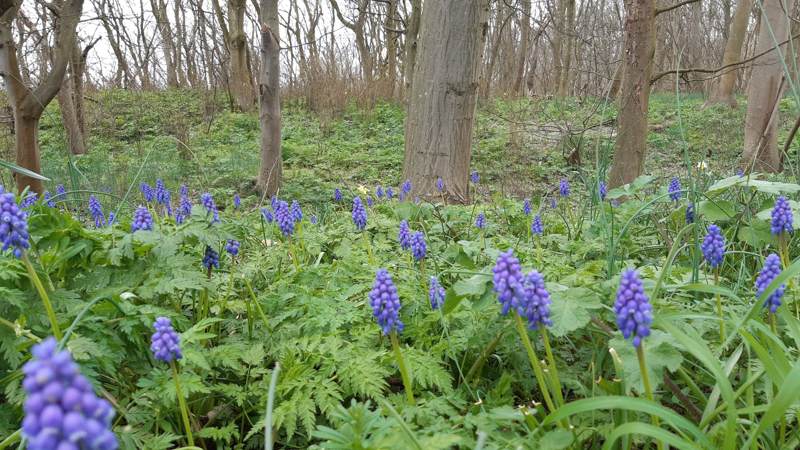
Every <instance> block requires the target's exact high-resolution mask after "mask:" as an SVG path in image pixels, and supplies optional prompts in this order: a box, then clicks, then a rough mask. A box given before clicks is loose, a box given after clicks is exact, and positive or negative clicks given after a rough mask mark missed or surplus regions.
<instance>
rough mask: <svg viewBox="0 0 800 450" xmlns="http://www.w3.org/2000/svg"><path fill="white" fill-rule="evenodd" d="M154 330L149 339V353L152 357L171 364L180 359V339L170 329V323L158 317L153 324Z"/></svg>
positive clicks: (173, 330) (181, 355)
mask: <svg viewBox="0 0 800 450" xmlns="http://www.w3.org/2000/svg"><path fill="white" fill-rule="evenodd" d="M153 328H155V329H156V331H155V333H153V336H152V337H151V338H150V351H152V352H153V356H154V357H155V358H156V359H157V360H159V361H163V362H166V363H168V362H172V361H174V360H178V359H181V358H182V357H183V354H182V353H181V337H180V336H178V333H176V332H175V329H174V328H172V321H170V320H169V319H168V318H166V317H159V318H157V319H156V321H155V322H154V323H153Z"/></svg>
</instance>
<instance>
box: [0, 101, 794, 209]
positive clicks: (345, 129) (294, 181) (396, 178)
mask: <svg viewBox="0 0 800 450" xmlns="http://www.w3.org/2000/svg"><path fill="white" fill-rule="evenodd" d="M92 100H93V101H92V102H89V103H87V105H88V106H89V110H88V115H87V122H88V126H89V154H87V155H84V156H80V157H76V158H72V162H73V164H70V160H69V157H68V155H67V153H66V152H65V148H66V137H65V134H64V131H63V127H62V126H61V117H60V113H59V111H58V109H57V104H56V103H53V104H51V106H50V107H49V108H48V110H47V112H46V114H45V116H44V117H43V119H42V130H41V134H40V139H41V142H42V157H43V164H44V172H45V174H46V175H48V176H50V177H51V178H52V179H53V180H54V183H64V184H68V185H70V184H74V183H77V184H78V185H79V186H80V187H82V188H85V189H94V190H105V191H111V192H114V193H116V194H120V195H121V194H124V192H125V191H126V190H127V188H128V186H129V185H130V183H131V180H133V178H134V177H135V176H136V174H137V173H138V172H139V171H140V170H141V173H146V174H148V177H150V178H163V179H164V180H165V181H166V182H168V183H169V184H175V183H178V182H191V183H193V184H198V183H199V184H200V185H202V186H203V187H205V188H209V189H212V190H213V189H216V190H220V191H223V192H225V193H231V192H232V191H238V192H242V193H248V192H250V191H251V190H252V180H253V179H255V176H256V174H257V170H258V165H259V148H258V145H259V139H258V136H259V129H258V117H257V114H256V113H251V114H236V113H230V112H226V111H225V110H224V107H223V105H220V104H211V106H208V104H207V103H208V102H204V99H203V98H201V96H199V95H197V94H196V93H194V92H191V91H169V92H159V93H154V92H147V93H140V92H126V91H104V92H100V93H95V94H94V97H93V98H92ZM702 103H703V98H701V97H700V96H697V95H688V96H686V97H681V98H676V96H675V95H674V94H671V93H661V94H655V95H653V97H652V99H651V103H650V117H649V120H650V130H651V132H650V135H649V137H648V143H649V148H648V158H647V163H646V169H645V170H646V172H647V173H648V174H651V175H653V176H655V177H657V178H660V177H671V176H672V175H674V174H681V173H686V159H685V158H688V161H689V162H690V163H691V164H692V165H693V166H694V167H696V166H697V164H698V163H699V162H701V161H706V162H707V164H708V165H709V171H710V173H711V174H712V175H715V174H719V175H727V174H731V173H733V172H734V171H735V170H736V168H737V166H738V157H739V154H740V152H741V148H742V142H743V134H744V131H743V130H744V126H743V124H744V114H745V108H746V106H745V105H744V104H743V103H742V102H741V101H740V104H739V107H738V108H737V109H729V108H727V107H714V108H708V109H703V108H702ZM791 103H792V100H790V99H786V100H784V101H783V102H782V104H781V110H782V111H784V112H786V111H791V108H792V104H791ZM615 114H616V111H615V106H614V105H613V104H606V103H604V102H602V101H601V100H596V99H583V100H579V99H570V100H567V101H554V100H537V99H533V100H531V99H525V100H517V101H506V100H496V101H491V102H484V103H483V104H481V105H480V106H479V107H478V110H477V121H476V127H475V131H474V147H473V155H472V157H473V164H472V166H473V167H474V168H476V169H478V170H479V171H480V172H481V174H482V177H483V180H484V182H485V184H484V187H487V189H486V190H484V191H483V192H484V193H486V192H489V191H490V190H491V191H492V192H500V193H505V194H508V195H511V196H513V197H517V198H524V197H531V196H532V197H538V196H539V195H541V194H542V193H544V192H547V191H550V190H553V189H555V186H556V184H557V182H558V180H559V179H560V178H561V177H562V176H567V177H569V178H571V179H581V178H583V177H584V176H585V175H586V174H589V173H593V172H594V171H595V170H596V168H597V167H598V166H599V167H601V170H604V171H607V168H608V165H609V164H610V162H609V161H610V157H609V154H610V152H611V151H613V145H614V137H613V133H614V126H615V124H614V117H615ZM404 117H405V111H404V109H403V107H402V105H399V104H391V103H382V104H378V105H376V106H374V107H373V108H371V109H363V108H362V109H359V108H357V107H355V106H352V107H350V108H348V109H347V110H345V111H342V112H340V113H339V114H337V115H336V117H335V118H329V117H327V116H323V115H319V114H315V113H313V112H309V111H308V110H307V109H305V108H303V107H302V106H300V105H297V104H292V103H289V104H285V105H284V107H283V127H282V133H283V158H284V168H285V169H284V170H285V172H284V178H285V184H284V192H285V193H286V194H287V195H289V196H294V195H297V194H299V193H302V194H303V197H304V198H307V199H309V200H322V199H327V198H328V197H329V195H330V192H331V190H332V189H333V187H335V186H340V187H341V186H344V187H347V188H351V189H352V188H355V187H357V186H358V185H372V184H374V183H376V182H377V180H382V181H383V182H385V183H395V185H399V183H400V182H401V171H402V160H403V131H404V129H403V123H404ZM781 119H782V120H781V132H780V136H781V137H780V138H779V142H780V144H781V145H782V140H781V139H782V138H784V137H785V136H786V134H787V133H788V130H789V128H790V126H791V125H792V121H793V118H792V117H790V116H789V114H782V117H781ZM3 138H5V139H6V140H10V139H11V137H10V136H8V135H6V136H5V137H3V136H0V140H2V139H3ZM9 144H10V142H9ZM798 145H800V144H795V146H794V147H792V149H791V150H790V154H794V153H797V152H796V149H797V146H798ZM4 147H5V148H11V145H6V146H4ZM576 147H578V148H579V149H580V161H579V164H575V163H576V162H578V161H576V160H575V159H573V160H572V161H568V156H569V155H570V153H572V151H573V150H574V149H575V148H576ZM684 151H685V152H684ZM3 156H4V157H6V158H9V156H10V155H3ZM794 159H796V158H795V157H794V156H790V157H789V158H788V160H789V166H790V169H791V168H793V167H794V166H796V165H797V164H796V163H793V160H794ZM70 167H72V168H74V169H75V170H72V171H71V170H70ZM5 183H6V184H10V183H9V181H8V180H5ZM73 187H75V186H73ZM53 188H54V186H50V189H51V190H52V189H53ZM488 188H490V189H488Z"/></svg>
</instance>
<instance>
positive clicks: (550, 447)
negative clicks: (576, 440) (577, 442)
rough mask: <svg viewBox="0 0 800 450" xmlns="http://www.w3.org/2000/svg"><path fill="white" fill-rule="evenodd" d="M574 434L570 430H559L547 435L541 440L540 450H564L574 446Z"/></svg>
mask: <svg viewBox="0 0 800 450" xmlns="http://www.w3.org/2000/svg"><path fill="white" fill-rule="evenodd" d="M572 441H573V437H572V433H571V432H569V431H568V430H563V429H557V430H553V431H550V432H548V433H545V434H544V436H542V438H541V439H540V440H539V449H540V450H562V449H565V448H569V446H570V445H572Z"/></svg>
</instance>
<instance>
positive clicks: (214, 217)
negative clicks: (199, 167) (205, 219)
mask: <svg viewBox="0 0 800 450" xmlns="http://www.w3.org/2000/svg"><path fill="white" fill-rule="evenodd" d="M200 203H202V204H203V207H204V208H205V209H206V216H210V217H211V223H217V222H219V210H217V204H216V203H214V197H212V196H211V193H209V192H204V193H203V194H202V195H201V196H200Z"/></svg>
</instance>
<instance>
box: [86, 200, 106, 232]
mask: <svg viewBox="0 0 800 450" xmlns="http://www.w3.org/2000/svg"><path fill="white" fill-rule="evenodd" d="M89 213H90V214H91V215H92V219H94V227H95V228H100V227H102V226H103V225H105V216H104V215H103V207H102V206H101V205H100V201H99V200H97V197H95V196H94V195H90V196H89Z"/></svg>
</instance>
